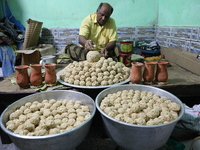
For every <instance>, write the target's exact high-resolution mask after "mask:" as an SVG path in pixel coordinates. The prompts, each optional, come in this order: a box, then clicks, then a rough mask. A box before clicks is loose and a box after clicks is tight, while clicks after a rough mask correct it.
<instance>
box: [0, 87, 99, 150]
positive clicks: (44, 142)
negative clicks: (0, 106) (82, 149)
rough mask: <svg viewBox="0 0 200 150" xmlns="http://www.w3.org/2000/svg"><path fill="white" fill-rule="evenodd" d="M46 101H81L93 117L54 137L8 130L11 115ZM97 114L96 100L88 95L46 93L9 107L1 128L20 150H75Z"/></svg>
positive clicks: (1, 121) (20, 100)
mask: <svg viewBox="0 0 200 150" xmlns="http://www.w3.org/2000/svg"><path fill="white" fill-rule="evenodd" d="M44 99H47V100H50V99H55V100H63V99H67V100H74V101H77V100H79V101H81V102H82V103H83V105H85V106H88V107H89V110H90V113H91V116H90V118H89V119H88V120H86V121H85V122H83V123H82V124H81V125H79V126H77V127H75V128H73V129H71V130H69V131H66V132H62V133H58V134H53V135H46V136H24V135H19V134H15V133H13V132H11V131H9V130H8V129H6V127H5V124H6V122H7V121H8V118H9V115H10V114H11V113H12V112H14V111H15V110H16V109H17V108H19V107H20V106H23V105H24V104H26V103H27V102H34V101H39V102H42V100H44ZM95 112H96V107H95V103H94V100H93V99H92V98H91V97H89V96H88V95H86V94H83V93H81V92H76V91H71V90H55V91H46V92H40V93H36V94H32V95H29V96H26V97H24V98H22V99H19V100H18V101H16V102H14V103H13V104H11V105H10V106H8V107H7V108H6V109H5V110H4V111H3V113H2V114H1V120H0V126H1V128H2V130H3V131H4V132H5V133H7V134H8V136H9V137H10V139H11V140H12V142H13V143H14V144H15V146H16V147H17V148H18V149H20V150H73V149H75V148H76V147H77V146H78V145H79V144H80V143H81V142H82V141H83V140H84V139H85V137H86V135H87V134H88V132H89V129H90V126H91V122H92V118H93V117H94V114H95Z"/></svg>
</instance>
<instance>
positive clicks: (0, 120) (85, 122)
mask: <svg viewBox="0 0 200 150" xmlns="http://www.w3.org/2000/svg"><path fill="white" fill-rule="evenodd" d="M57 91H62V92H66V91H69V92H74V93H79V94H82V95H84V96H86V97H88V98H89V99H90V100H91V102H92V104H93V106H94V111H93V113H92V114H91V116H90V117H89V118H88V119H87V120H86V121H84V122H83V123H81V124H80V125H78V126H76V127H74V128H72V129H70V130H68V131H65V132H61V133H57V134H51V135H44V136H26V135H20V134H16V133H14V132H11V131H9V130H8V129H7V128H6V127H5V126H4V124H3V122H2V119H3V116H4V114H5V112H6V111H7V110H8V109H9V107H11V106H12V105H14V104H15V103H18V102H19V101H21V100H22V99H25V98H27V97H32V96H34V95H40V94H43V93H49V92H57ZM66 91H64V90H53V91H43V92H40V93H34V94H31V95H28V96H25V97H23V98H20V99H19V100H17V101H15V102H13V103H12V104H10V105H9V106H8V107H7V108H6V109H5V110H4V111H3V112H2V114H1V116H0V127H1V128H2V130H3V131H5V132H6V133H7V134H9V135H11V136H14V137H18V138H21V139H48V138H53V137H57V136H60V135H64V134H68V133H71V132H73V131H74V130H76V129H79V128H81V127H82V126H84V125H85V124H87V123H88V122H89V121H91V119H92V118H93V117H94V115H95V113H96V105H95V102H94V100H93V99H92V98H91V97H90V96H88V95H86V94H84V93H81V92H77V91H73V90H66Z"/></svg>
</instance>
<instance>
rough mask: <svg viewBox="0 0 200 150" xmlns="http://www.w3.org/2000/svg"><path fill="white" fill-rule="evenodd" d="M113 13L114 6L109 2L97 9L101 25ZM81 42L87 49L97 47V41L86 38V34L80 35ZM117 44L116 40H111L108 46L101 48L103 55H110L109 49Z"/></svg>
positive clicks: (98, 20)
mask: <svg viewBox="0 0 200 150" xmlns="http://www.w3.org/2000/svg"><path fill="white" fill-rule="evenodd" d="M111 14H112V7H111V6H110V5H109V4H107V3H103V4H102V6H101V8H99V9H97V22H98V24H99V25H100V26H103V25H105V24H106V22H107V21H108V19H109V18H110V15H111ZM79 43H80V44H81V45H82V46H83V47H84V48H85V49H86V50H93V49H94V48H95V45H96V44H95V43H94V42H93V41H91V40H88V39H86V38H85V36H82V35H79ZM115 46H116V41H111V42H109V43H107V44H106V47H105V48H103V49H102V50H101V55H102V57H108V51H110V50H113V49H114V48H115Z"/></svg>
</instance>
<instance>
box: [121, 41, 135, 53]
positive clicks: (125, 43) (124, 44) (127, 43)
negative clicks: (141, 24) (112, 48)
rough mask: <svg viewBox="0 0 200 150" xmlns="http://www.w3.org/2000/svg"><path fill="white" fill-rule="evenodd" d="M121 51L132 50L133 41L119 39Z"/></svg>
mask: <svg viewBox="0 0 200 150" xmlns="http://www.w3.org/2000/svg"><path fill="white" fill-rule="evenodd" d="M120 45H121V52H124V53H129V52H132V48H133V41H120Z"/></svg>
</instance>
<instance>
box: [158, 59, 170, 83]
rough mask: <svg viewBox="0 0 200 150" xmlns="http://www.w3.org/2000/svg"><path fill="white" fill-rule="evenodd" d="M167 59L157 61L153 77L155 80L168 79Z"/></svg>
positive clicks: (163, 80) (164, 80)
mask: <svg viewBox="0 0 200 150" xmlns="http://www.w3.org/2000/svg"><path fill="white" fill-rule="evenodd" d="M167 64H168V62H167V61H158V62H157V69H156V76H155V79H156V81H157V82H166V81H167V80H168V71H167Z"/></svg>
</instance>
